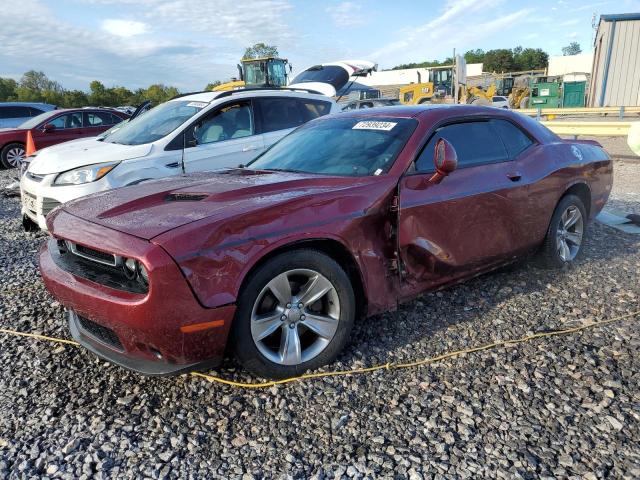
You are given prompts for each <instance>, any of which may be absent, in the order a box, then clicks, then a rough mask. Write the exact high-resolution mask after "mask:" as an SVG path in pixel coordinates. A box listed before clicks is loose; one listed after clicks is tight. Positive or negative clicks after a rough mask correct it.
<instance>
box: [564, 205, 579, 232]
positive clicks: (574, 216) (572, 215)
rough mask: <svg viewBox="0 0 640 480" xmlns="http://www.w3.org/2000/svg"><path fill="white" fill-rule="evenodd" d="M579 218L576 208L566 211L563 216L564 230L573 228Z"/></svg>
mask: <svg viewBox="0 0 640 480" xmlns="http://www.w3.org/2000/svg"><path fill="white" fill-rule="evenodd" d="M565 217H566V218H565ZM580 217H581V215H580V210H578V209H577V208H575V207H574V208H573V209H567V211H566V212H565V214H564V215H563V219H564V222H563V223H564V229H565V230H569V228H571V227H573V226H574V225H575V224H576V222H577V221H578V220H579V219H580Z"/></svg>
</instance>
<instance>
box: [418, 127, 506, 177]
mask: <svg viewBox="0 0 640 480" xmlns="http://www.w3.org/2000/svg"><path fill="white" fill-rule="evenodd" d="M440 138H444V139H445V140H448V141H449V142H451V144H452V145H453V147H454V148H455V149H456V153H457V154H458V167H459V168H464V167H471V166H474V165H481V164H483V163H494V162H503V161H506V160H508V159H509V155H508V154H507V151H506V149H505V147H504V144H503V142H502V141H501V140H500V138H499V137H498V136H497V135H496V132H495V131H494V130H493V128H492V126H491V123H490V122H488V121H487V122H485V121H482V122H466V123H454V124H452V125H447V126H444V127H442V128H439V129H438V130H437V131H436V133H435V134H434V135H433V136H432V137H431V139H430V140H429V143H427V145H426V147H425V148H424V150H423V151H422V153H421V154H420V157H418V160H417V161H416V170H418V171H425V172H429V171H433V151H434V148H435V144H436V142H437V141H438V139H440Z"/></svg>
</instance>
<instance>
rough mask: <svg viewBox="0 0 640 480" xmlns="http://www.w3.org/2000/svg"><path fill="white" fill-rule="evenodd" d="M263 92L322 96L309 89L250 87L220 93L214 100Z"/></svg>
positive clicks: (320, 93)
mask: <svg viewBox="0 0 640 480" xmlns="http://www.w3.org/2000/svg"><path fill="white" fill-rule="evenodd" d="M265 90H273V91H276V92H278V91H281V90H288V91H291V92H305V93H312V94H314V95H323V93H322V92H319V91H317V90H311V89H310V88H298V87H250V88H239V89H237V90H226V91H224V92H221V94H220V95H218V96H217V97H216V98H223V97H229V96H231V95H233V94H234V93H242V92H253V91H265Z"/></svg>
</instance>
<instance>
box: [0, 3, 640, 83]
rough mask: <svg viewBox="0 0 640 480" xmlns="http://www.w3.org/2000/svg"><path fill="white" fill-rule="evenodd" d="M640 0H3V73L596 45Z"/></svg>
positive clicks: (123, 73) (170, 74) (151, 73)
mask: <svg viewBox="0 0 640 480" xmlns="http://www.w3.org/2000/svg"><path fill="white" fill-rule="evenodd" d="M638 11H640V0H616V1H610V0H592V1H590V0H584V1H577V0H538V1H536V2H532V1H526V2H524V1H523V2H519V1H514V0H444V1H442V0H440V1H437V2H432V1H425V0H422V1H419V0H396V1H394V2H390V1H388V0H387V1H382V0H369V1H366V0H350V1H341V0H330V1H313V0H235V1H234V0H55V1H46V0H3V8H2V9H0V25H1V27H0V76H3V77H13V78H19V77H20V75H21V74H22V73H23V72H25V71H27V70H29V69H37V70H42V71H44V72H45V73H46V74H47V75H48V76H49V77H51V78H53V79H55V80H58V81H59V82H61V83H62V84H63V86H65V87H66V88H79V89H87V88H88V83H89V82H90V81H91V80H94V79H98V80H101V81H102V82H103V83H105V84H106V85H108V86H113V85H124V86H126V87H129V88H138V87H142V86H148V85H150V84H152V83H165V84H168V85H175V86H177V87H178V88H179V89H181V90H183V91H190V90H199V89H202V88H203V87H204V86H205V85H206V84H207V83H208V82H210V81H213V80H227V79H229V77H231V76H232V75H235V73H236V69H235V65H236V63H237V61H238V60H239V58H240V57H241V55H242V53H243V52H244V48H245V47H246V46H248V45H251V44H253V43H255V42H265V43H270V44H275V45H277V46H278V47H279V50H280V53H281V55H282V56H285V57H287V58H289V60H290V61H291V63H292V64H293V66H294V68H295V69H296V70H300V69H302V68H305V67H307V66H309V65H313V64H316V63H321V62H323V61H324V62H328V61H334V60H340V59H365V60H373V61H376V62H378V63H379V65H380V67H381V68H390V67H393V66H394V65H397V64H400V63H407V62H413V61H416V62H417V61H422V60H427V59H434V58H438V59H442V58H444V57H446V56H450V55H451V53H452V51H453V49H454V48H456V49H457V50H458V51H459V52H464V51H467V50H469V49H475V48H482V49H484V50H489V49H492V48H501V47H504V48H510V47H514V46H517V45H522V46H523V47H540V48H543V49H544V50H546V51H547V52H548V53H549V54H551V55H557V54H560V53H561V49H562V47H563V46H565V45H567V44H569V43H570V42H571V41H577V42H579V43H580V45H581V46H582V48H583V50H585V51H588V50H590V49H591V42H592V37H593V30H592V28H591V18H592V15H593V14H594V13H596V14H598V15H599V14H604V13H623V12H624V13H626V12H638Z"/></svg>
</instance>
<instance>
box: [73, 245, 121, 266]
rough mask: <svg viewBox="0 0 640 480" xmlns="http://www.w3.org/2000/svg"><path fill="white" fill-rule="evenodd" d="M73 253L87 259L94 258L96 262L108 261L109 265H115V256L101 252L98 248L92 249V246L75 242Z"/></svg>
mask: <svg viewBox="0 0 640 480" xmlns="http://www.w3.org/2000/svg"><path fill="white" fill-rule="evenodd" d="M74 253H75V254H76V255H80V256H82V257H84V258H86V259H88V260H96V261H98V262H104V263H108V264H109V265H115V263H116V257H115V255H113V254H112V253H106V252H101V251H100V250H94V249H93V248H89V247H85V246H84V245H79V244H77V243H76V244H75V251H74Z"/></svg>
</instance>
